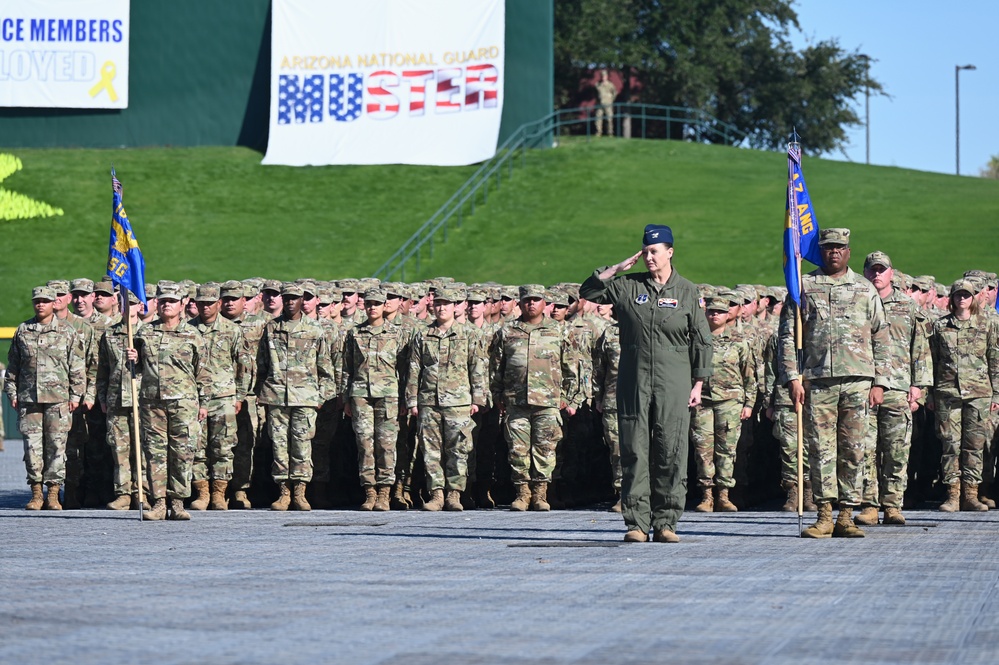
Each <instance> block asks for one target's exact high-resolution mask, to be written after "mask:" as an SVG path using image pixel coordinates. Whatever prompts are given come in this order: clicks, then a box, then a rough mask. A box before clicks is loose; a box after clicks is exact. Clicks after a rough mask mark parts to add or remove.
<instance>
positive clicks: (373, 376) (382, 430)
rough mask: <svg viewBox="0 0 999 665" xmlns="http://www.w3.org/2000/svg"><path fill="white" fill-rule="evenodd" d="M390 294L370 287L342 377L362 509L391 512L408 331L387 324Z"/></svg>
mask: <svg viewBox="0 0 999 665" xmlns="http://www.w3.org/2000/svg"><path fill="white" fill-rule="evenodd" d="M385 299H386V294H385V291H383V290H381V289H368V290H367V291H366V292H365V294H364V309H365V311H366V312H367V316H368V320H367V321H365V322H364V323H362V324H361V325H359V326H356V327H355V328H353V329H351V331H350V332H349V333H348V334H347V341H346V343H345V345H344V353H343V367H344V369H343V376H344V380H345V382H346V386H347V393H346V394H347V395H348V397H349V401H348V402H347V405H346V406H345V412H346V415H347V416H348V417H350V418H352V419H353V425H354V433H355V435H356V436H357V466H358V475H359V477H360V481H361V486H362V487H363V488H364V496H365V499H364V503H362V504H361V509H362V510H389V508H390V503H389V493H390V492H391V490H392V486H393V485H394V484H395V481H396V445H397V439H398V436H399V417H400V412H399V394H400V384H399V377H400V375H404V373H405V370H404V369H403V367H402V364H403V362H404V360H405V358H406V347H405V345H406V343H407V340H408V339H409V337H408V333H407V332H406V331H405V330H404V329H403V328H402V327H401V326H399V325H395V324H392V323H387V322H386V321H385V318H384V314H385Z"/></svg>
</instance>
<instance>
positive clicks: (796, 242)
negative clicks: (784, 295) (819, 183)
mask: <svg viewBox="0 0 999 665" xmlns="http://www.w3.org/2000/svg"><path fill="white" fill-rule="evenodd" d="M800 259H805V260H806V261H809V262H811V263H814V264H815V265H816V266H818V267H820V268H821V267H822V254H821V253H820V252H819V222H818V220H817V219H816V217H815V210H814V208H812V199H811V198H810V197H809V196H808V187H807V186H806V185H805V176H804V174H803V173H802V172H801V149H800V148H799V147H798V146H797V144H794V143H791V144H788V148H787V201H786V203H785V207H784V282H785V284H786V285H787V292H788V295H790V296H791V299H792V300H794V302H795V304H798V305H800V304H801V271H800V268H799V260H800Z"/></svg>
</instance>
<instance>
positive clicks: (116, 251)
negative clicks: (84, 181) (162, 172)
mask: <svg viewBox="0 0 999 665" xmlns="http://www.w3.org/2000/svg"><path fill="white" fill-rule="evenodd" d="M111 189H112V190H113V192H114V194H113V206H112V208H113V212H112V213H111V240H110V242H109V243H108V275H110V276H111V281H112V282H114V283H115V284H117V285H118V286H120V287H122V288H124V289H128V290H129V291H131V292H132V293H134V294H135V296H136V297H137V298H138V299H139V301H140V302H142V303H145V302H146V261H145V259H143V258H142V250H140V249H139V241H138V240H136V239H135V234H134V233H132V224H131V223H130V222H129V221H128V215H126V214H125V207H124V206H123V205H122V203H121V190H122V187H121V183H120V182H118V178H117V177H116V176H115V172H114V168H113V167H112V169H111Z"/></svg>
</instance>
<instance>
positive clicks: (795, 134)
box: [791, 126, 801, 143]
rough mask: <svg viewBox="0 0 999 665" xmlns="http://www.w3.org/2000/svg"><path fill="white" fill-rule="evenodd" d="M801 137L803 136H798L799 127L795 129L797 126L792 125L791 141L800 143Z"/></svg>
mask: <svg viewBox="0 0 999 665" xmlns="http://www.w3.org/2000/svg"><path fill="white" fill-rule="evenodd" d="M799 138H801V137H800V136H798V131H797V129H795V127H793V126H792V127H791V143H800V141H799V140H798V139H799Z"/></svg>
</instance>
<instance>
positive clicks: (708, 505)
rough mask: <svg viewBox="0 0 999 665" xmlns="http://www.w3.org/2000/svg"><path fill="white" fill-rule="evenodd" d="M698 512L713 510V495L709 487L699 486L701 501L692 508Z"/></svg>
mask: <svg viewBox="0 0 999 665" xmlns="http://www.w3.org/2000/svg"><path fill="white" fill-rule="evenodd" d="M694 510H695V511H697V512H699V513H713V512H714V510H715V495H714V493H713V492H712V490H711V487H702V488H701V502H700V503H699V504H697V507H696V508H694Z"/></svg>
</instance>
